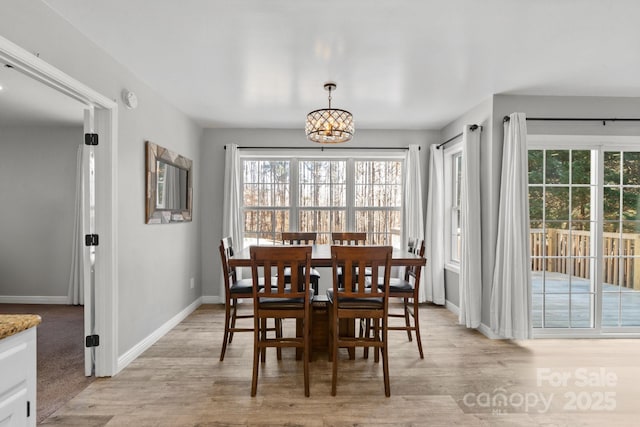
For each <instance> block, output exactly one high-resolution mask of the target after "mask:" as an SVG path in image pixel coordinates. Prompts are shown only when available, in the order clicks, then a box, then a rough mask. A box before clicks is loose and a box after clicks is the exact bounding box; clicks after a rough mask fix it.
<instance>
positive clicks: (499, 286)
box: [491, 113, 531, 339]
mask: <svg viewBox="0 0 640 427" xmlns="http://www.w3.org/2000/svg"><path fill="white" fill-rule="evenodd" d="M509 118H510V120H509V121H508V122H505V124H504V146H503V150H502V177H501V183H500V210H499V212H498V240H497V246H496V258H495V267H494V271H493V285H492V288H491V330H492V331H493V332H494V333H496V334H497V335H500V336H501V337H503V338H508V339H527V338H530V337H531V322H530V319H529V316H530V312H531V269H530V265H529V263H530V257H529V255H530V254H529V199H528V188H527V183H528V162H527V122H526V118H525V115H524V114H523V113H513V114H511V115H510V116H509Z"/></svg>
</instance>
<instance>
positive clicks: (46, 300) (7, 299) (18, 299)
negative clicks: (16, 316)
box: [0, 295, 68, 304]
mask: <svg viewBox="0 0 640 427" xmlns="http://www.w3.org/2000/svg"><path fill="white" fill-rule="evenodd" d="M0 303H1V304H68V297H67V296H66V295H65V296H14V295H0Z"/></svg>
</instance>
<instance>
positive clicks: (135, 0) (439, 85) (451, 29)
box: [44, 0, 640, 129]
mask: <svg viewBox="0 0 640 427" xmlns="http://www.w3.org/2000/svg"><path fill="white" fill-rule="evenodd" d="M44 2H45V3H46V4H48V5H50V7H51V8H53V9H54V10H55V11H56V12H57V13H59V14H60V15H62V16H63V17H64V18H65V19H66V20H67V21H68V22H70V23H71V24H72V25H74V26H75V27H77V28H78V30H79V31H81V32H82V33H84V34H85V35H86V36H87V37H88V38H89V39H91V40H93V42H95V43H96V44H97V45H98V46H100V47H101V48H102V49H104V50H105V51H106V52H107V53H109V54H110V55H111V56H112V57H114V58H115V59H116V60H117V61H118V62H120V63H122V64H125V66H126V67H127V68H129V69H130V70H131V71H132V72H133V73H134V74H135V75H137V77H138V78H139V79H140V80H142V81H144V82H145V83H146V84H148V85H149V86H150V87H152V88H153V89H155V90H156V91H158V92H160V93H162V94H163V96H164V97H165V98H166V99H168V100H169V101H170V102H171V103H173V104H174V105H175V106H177V107H178V108H179V109H181V110H182V111H184V112H185V113H186V114H187V115H189V116H190V117H192V118H193V119H194V120H196V121H197V122H198V123H199V124H201V125H202V126H204V127H269V128H300V127H302V126H303V122H304V118H305V115H306V113H307V112H309V111H310V110H314V109H317V108H321V107H323V106H326V105H327V92H325V91H324V89H323V84H324V83H325V82H326V81H335V82H336V83H337V85H338V88H337V91H336V92H334V94H333V103H332V104H333V106H334V107H336V108H344V109H347V110H350V111H351V112H352V113H353V115H354V118H355V123H356V129H358V128H371V129H376V128H377V129H383V128H385V129H440V128H442V127H443V126H444V125H446V124H447V123H449V122H450V121H451V120H453V119H455V118H457V117H458V116H460V115H461V114H463V113H464V112H466V111H467V110H469V109H470V108H473V107H474V106H476V105H478V104H479V103H481V102H482V101H484V100H486V99H488V98H489V97H490V96H491V95H493V94H527V95H576V96H640V79H638V76H637V73H638V70H640V25H638V23H637V17H638V16H640V2H639V1H637V0H618V1H611V0H536V1H531V0H483V1H478V0H446V1H445V0H439V1H434V0H324V1H321V2H318V1H308V0H269V1H265V0H217V1H213V0H182V1H179V2H178V1H175V0H153V1H152V0H110V1H87V0H44ZM128 89H130V90H133V91H135V90H136V88H128ZM140 102H141V103H143V102H144V100H143V99H141V100H140Z"/></svg>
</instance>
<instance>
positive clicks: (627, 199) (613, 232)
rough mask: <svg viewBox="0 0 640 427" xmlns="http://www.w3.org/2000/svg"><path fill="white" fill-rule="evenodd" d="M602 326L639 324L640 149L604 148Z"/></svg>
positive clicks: (620, 326) (617, 326)
mask: <svg viewBox="0 0 640 427" xmlns="http://www.w3.org/2000/svg"><path fill="white" fill-rule="evenodd" d="M603 157H604V188H603V218H604V222H603V233H602V326H603V327H607V328H624V327H630V326H632V327H634V326H635V327H637V326H640V214H639V213H638V211H639V209H640V152H631V151H605V152H604V156H603Z"/></svg>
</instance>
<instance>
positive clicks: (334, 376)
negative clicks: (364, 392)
mask: <svg viewBox="0 0 640 427" xmlns="http://www.w3.org/2000/svg"><path fill="white" fill-rule="evenodd" d="M334 320H337V319H334ZM338 323H339V322H334V325H332V327H331V330H332V332H333V333H332V335H333V337H332V338H333V339H332V345H331V359H332V361H333V363H332V366H331V396H335V395H336V383H337V381H338V326H337V325H338Z"/></svg>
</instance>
